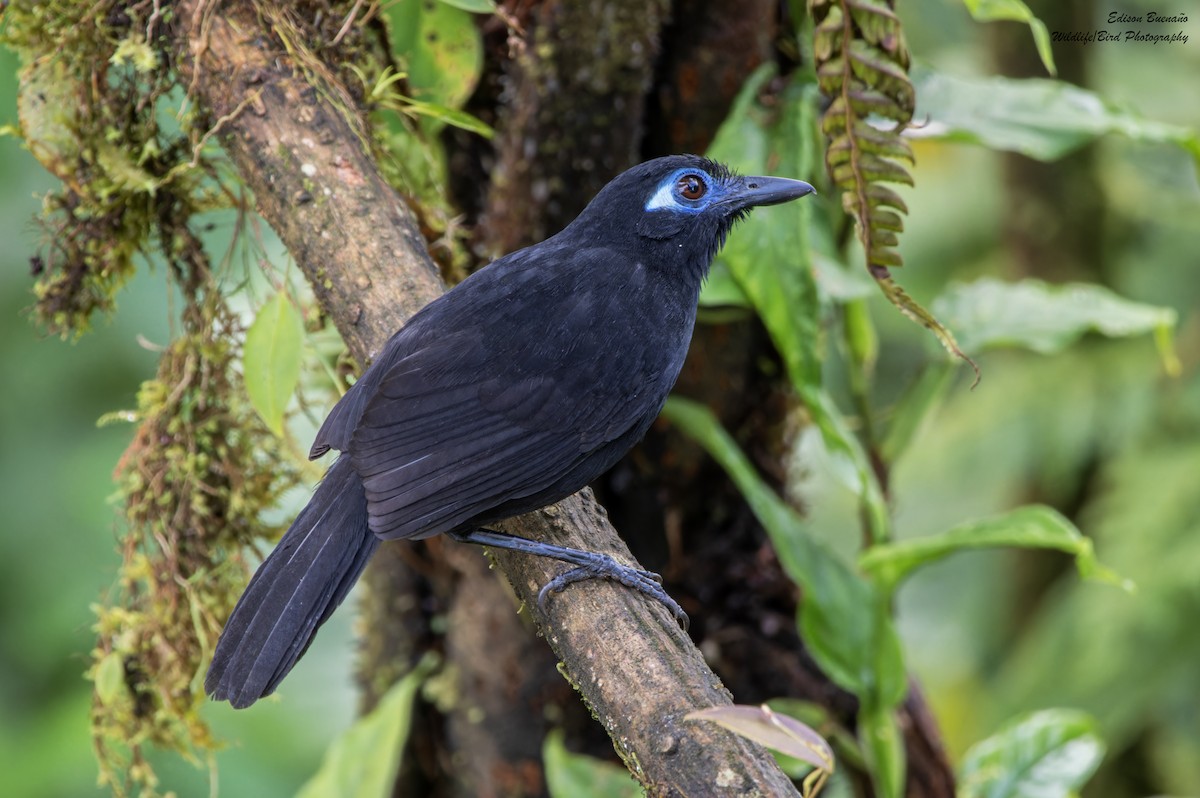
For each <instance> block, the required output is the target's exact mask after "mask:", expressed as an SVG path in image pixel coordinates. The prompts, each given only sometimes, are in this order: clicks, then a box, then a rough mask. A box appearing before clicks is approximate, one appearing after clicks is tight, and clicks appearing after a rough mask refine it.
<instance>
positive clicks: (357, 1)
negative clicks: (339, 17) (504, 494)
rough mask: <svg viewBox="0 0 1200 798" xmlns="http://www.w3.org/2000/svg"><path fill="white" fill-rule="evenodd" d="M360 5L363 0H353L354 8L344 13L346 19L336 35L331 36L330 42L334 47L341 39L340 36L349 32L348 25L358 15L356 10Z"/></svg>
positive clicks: (351, 23) (352, 22)
mask: <svg viewBox="0 0 1200 798" xmlns="http://www.w3.org/2000/svg"><path fill="white" fill-rule="evenodd" d="M362 5H363V0H354V8H352V9H350V13H349V14H348V15H346V21H345V22H343V23H342V28H341V30H339V31H338V32H337V35H336V36H334V37H333V41H331V42H330V44H331V45H333V46H335V47H336V46H337V44H338V43H339V42H340V41H341V40H342V37H344V36H345V35H346V34H347V33H349V32H350V26H351V25H353V24H354V18H355V17H356V16H358V10H359V9H360V8H362Z"/></svg>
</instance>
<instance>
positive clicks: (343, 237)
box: [175, 0, 795, 796]
mask: <svg viewBox="0 0 1200 798" xmlns="http://www.w3.org/2000/svg"><path fill="white" fill-rule="evenodd" d="M175 25H176V36H177V50H178V58H177V64H178V67H179V69H180V71H181V74H182V76H183V79H184V81H185V82H186V83H187V84H188V85H190V86H191V87H192V91H193V94H194V96H195V97H196V98H197V100H198V101H199V102H200V103H201V105H202V107H203V108H204V109H205V110H206V112H207V113H208V114H209V116H210V117H211V118H212V119H222V120H224V122H223V125H222V129H221V131H220V133H219V136H220V139H221V141H222V143H223V145H224V147H225V149H226V150H227V152H228V153H229V156H230V158H231V159H232V161H233V163H234V164H235V166H236V167H237V169H238V170H239V171H240V173H241V176H242V178H243V180H244V181H245V182H246V184H247V185H248V186H249V187H250V188H251V189H252V190H253V192H254V195H255V198H256V201H257V204H258V210H259V212H260V213H261V214H262V216H263V217H264V218H265V219H266V220H267V221H268V222H269V223H270V224H271V225H272V226H273V227H274V228H275V230H276V232H277V233H278V234H279V236H280V238H281V239H282V240H283V242H284V243H285V245H286V246H287V247H288V249H289V251H290V252H291V253H292V256H293V257H294V258H295V260H296V263H297V264H298V266H299V267H300V269H301V270H302V271H303V272H304V274H305V276H306V277H307V278H308V279H309V281H310V282H311V283H312V285H313V288H314V291H315V293H316V296H317V299H318V301H319V302H320V304H321V306H322V308H323V309H324V310H325V312H326V313H328V314H329V316H330V318H332V319H333V321H334V323H335V324H336V326H337V328H338V329H339V331H340V332H341V334H342V336H343V338H344V339H345V341H346V343H347V346H348V347H349V348H350V350H351V352H352V353H353V354H354V355H355V357H356V358H358V359H359V360H360V361H362V362H366V361H367V360H369V357H370V355H371V354H372V353H373V352H376V351H378V350H379V349H380V347H382V345H383V343H384V342H385V341H386V340H387V337H388V336H389V335H390V334H391V333H392V332H393V331H394V330H395V329H397V328H398V327H399V326H400V325H401V324H402V323H403V321H404V320H405V319H406V318H407V317H408V316H409V315H411V314H412V313H413V312H414V311H415V310H416V309H417V308H419V307H420V306H422V305H424V304H425V303H426V302H428V301H429V300H430V299H432V298H433V297H435V296H436V295H437V294H438V292H439V291H440V290H441V286H440V283H439V281H438V277H437V271H436V269H435V268H434V266H433V264H432V262H431V261H430V259H429V257H428V255H427V254H426V252H425V248H424V242H423V240H422V238H421V236H420V234H419V231H418V229H417V226H416V223H415V221H414V218H413V215H412V213H411V211H410V210H409V209H408V208H407V207H406V206H405V205H404V203H403V201H402V200H401V199H400V198H399V197H398V196H397V195H396V194H395V192H394V191H392V190H391V188H390V187H389V186H387V185H386V183H385V182H384V180H383V178H382V177H381V176H380V174H379V172H378V170H377V168H376V165H375V163H374V162H373V160H372V159H371V157H370V156H369V154H368V152H367V148H366V147H365V146H364V141H365V134H364V132H363V131H364V124H363V122H362V120H361V117H360V116H359V114H358V112H357V109H356V108H354V107H353V104H352V103H351V102H350V101H349V99H348V97H349V95H348V94H347V93H346V92H345V91H344V90H343V89H342V88H341V87H340V86H338V85H337V83H336V81H334V80H333V79H332V78H331V77H330V76H329V74H328V73H327V72H326V71H324V70H322V69H321V68H320V65H319V62H318V61H317V60H316V59H315V58H313V59H312V60H311V63H309V61H308V60H306V61H305V62H304V63H303V64H301V63H298V62H297V60H296V59H297V57H299V56H302V55H303V46H302V44H301V42H302V37H300V36H299V35H296V33H295V31H293V30H291V28H290V26H289V25H288V22H287V20H286V18H285V16H284V15H283V14H282V13H279V11H278V9H276V8H275V7H273V6H271V5H270V4H268V3H265V2H259V3H254V2H249V1H247V0H241V1H239V2H225V3H214V2H206V1H205V0H184V2H180V3H178V4H177V5H176V6H175ZM248 98H249V100H250V101H249V102H246V100H247V99H248ZM239 106H242V108H241V110H239ZM505 528H506V530H507V531H510V532H513V533H515V534H519V535H522V536H525V537H531V538H538V539H542V540H546V541H549V542H553V543H557V544H560V545H566V546H574V547H577V548H588V549H592V550H596V551H605V552H609V553H611V554H613V555H614V556H616V557H617V558H618V559H619V560H622V561H625V562H632V557H631V556H630V554H629V552H628V549H626V547H625V546H624V544H623V543H622V542H621V541H620V538H619V537H617V535H616V533H615V531H614V530H613V528H612V526H611V525H610V524H608V522H607V519H606V516H605V513H604V511H603V508H601V507H600V506H599V505H597V504H596V503H595V501H594V500H593V499H592V497H591V493H590V491H583V492H581V493H579V494H576V495H575V496H572V497H570V498H569V499H567V500H565V501H563V502H561V503H560V504H558V505H555V506H553V507H550V508H547V509H545V510H542V511H540V512H537V513H533V514H530V515H527V516H523V517H521V518H518V519H514V520H512V521H510V522H507V524H506V525H505ZM495 560H496V564H497V566H498V568H499V569H500V570H501V571H503V572H504V574H505V575H506V576H507V578H508V580H509V581H510V582H511V583H512V586H513V588H514V590H515V591H516V594H517V596H518V597H519V598H520V600H521V601H522V602H523V603H524V606H525V608H526V609H527V611H528V612H529V613H530V615H531V617H532V618H533V619H534V621H535V622H536V624H537V625H538V627H539V628H540V629H541V630H542V632H543V634H544V636H545V638H546V640H547V641H548V642H549V643H550V645H551V647H552V648H553V649H554V652H555V654H556V655H557V656H558V657H559V659H560V660H561V661H562V663H563V670H564V673H565V674H566V675H567V677H568V679H570V681H571V682H572V684H573V685H574V686H575V687H576V688H577V689H578V690H579V692H580V694H581V696H582V697H583V698H584V700H585V701H586V702H587V703H588V704H589V706H590V707H591V709H592V711H593V713H594V714H595V716H596V717H597V718H598V719H599V720H600V722H601V723H602V724H603V725H604V727H605V729H606V730H607V731H608V733H609V735H610V736H611V737H612V739H613V743H614V746H615V747H616V748H617V750H618V752H619V753H620V754H621V755H622V757H623V758H624V759H625V761H626V763H627V764H628V765H629V766H630V769H631V771H632V772H633V773H634V775H635V776H636V777H637V778H638V779H639V780H640V781H641V782H642V783H643V784H644V785H645V786H646V788H647V790H648V792H649V793H650V794H652V795H672V796H674V795H680V796H683V795H697V796H699V795H704V796H709V795H754V794H757V795H772V796H776V795H788V794H794V793H795V789H794V787H793V786H792V784H791V782H790V781H789V780H788V779H787V777H786V776H785V775H784V774H783V773H782V771H780V770H779V768H778V767H777V766H776V764H775V763H774V760H773V759H772V758H771V757H770V756H769V755H768V754H767V753H766V752H765V751H764V750H763V749H762V748H760V747H758V746H757V745H754V744H752V743H749V742H747V741H745V740H743V739H742V738H739V737H736V736H734V735H732V734H730V733H728V732H725V731H723V730H721V729H718V728H716V727H714V726H710V725H705V724H698V723H689V722H685V721H684V720H683V716H684V715H685V714H686V713H687V712H688V711H690V710H692V709H695V708H698V707H706V706H715V705H721V704H728V703H730V697H729V694H728V693H727V692H726V691H725V690H724V688H723V687H722V686H721V683H720V680H719V679H718V678H717V677H716V676H715V675H714V674H713V673H712V671H711V670H709V668H708V667H707V665H706V664H705V663H704V660H703V657H702V656H701V654H700V652H699V651H698V650H697V649H696V648H695V646H694V645H693V644H692V642H691V641H690V640H689V639H688V638H687V636H686V635H684V634H682V633H681V632H680V631H679V629H678V628H677V627H676V626H675V623H674V621H673V620H672V619H671V618H670V616H669V615H668V613H667V612H666V611H665V610H664V609H663V608H662V607H660V606H658V605H656V604H654V603H652V602H649V601H648V600H646V599H644V598H643V597H641V596H639V595H636V594H634V593H632V592H631V591H628V590H625V589H623V588H620V587H616V586H613V585H610V584H607V583H600V582H595V581H593V582H588V583H584V584H581V585H575V586H572V587H570V588H569V589H568V590H567V591H566V592H565V593H563V594H561V595H558V596H555V597H554V598H552V599H551V601H550V602H549V604H548V608H547V612H545V613H543V612H542V610H541V609H539V608H538V606H537V603H536V600H535V597H536V594H537V590H538V589H539V588H540V587H541V585H543V584H545V582H546V581H548V580H549V579H550V578H551V577H552V576H553V575H554V573H556V572H557V570H558V569H559V567H560V566H558V565H557V564H555V563H551V562H548V561H544V560H542V559H540V558H533V557H522V556H519V555H511V554H507V553H496V555H495Z"/></svg>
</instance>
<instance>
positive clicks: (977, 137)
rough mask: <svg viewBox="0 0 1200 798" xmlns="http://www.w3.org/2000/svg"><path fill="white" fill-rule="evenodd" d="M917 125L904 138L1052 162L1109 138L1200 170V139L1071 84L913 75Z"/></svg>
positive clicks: (921, 71) (1191, 132)
mask: <svg viewBox="0 0 1200 798" xmlns="http://www.w3.org/2000/svg"><path fill="white" fill-rule="evenodd" d="M913 80H914V82H915V83H916V86H917V118H919V119H926V120H928V121H927V123H926V124H925V125H923V126H922V127H921V128H919V129H909V130H908V131H906V133H905V135H907V136H910V137H913V138H918V137H919V138H942V139H950V140H957V141H968V142H972V143H975V144H982V145H984V146H986V147H990V148H992V149H996V150H1009V151H1012V152H1019V153H1022V154H1024V155H1028V156H1029V157H1030V158H1036V159H1038V160H1041V161H1053V160H1056V159H1058V158H1061V157H1063V156H1064V155H1067V154H1068V153H1071V152H1073V151H1075V150H1077V149H1079V148H1080V147H1082V146H1083V145H1085V144H1087V143H1089V142H1091V141H1094V140H1095V139H1097V138H1099V137H1100V136H1103V135H1105V134H1106V133H1120V134H1122V135H1125V136H1128V137H1129V138H1131V139H1133V140H1135V141H1143V142H1149V143H1170V144H1175V145H1177V146H1179V147H1181V148H1182V149H1183V150H1184V151H1186V152H1188V153H1189V154H1190V155H1191V156H1192V159H1193V160H1194V161H1195V162H1196V167H1197V169H1198V170H1200V134H1197V132H1196V131H1194V130H1189V129H1188V128H1185V127H1179V126H1176V125H1167V124H1163V123H1160V122H1152V121H1150V120H1147V119H1145V118H1143V117H1141V116H1139V115H1138V114H1136V113H1134V112H1132V111H1129V110H1125V109H1123V108H1121V107H1119V106H1117V105H1115V104H1113V103H1110V102H1108V101H1106V100H1104V99H1101V98H1100V96H1099V95H1096V94H1094V93H1092V92H1090V91H1085V90H1084V89H1081V88H1079V87H1077V86H1073V85H1071V84H1070V83H1064V82H1062V81H1058V80H1047V79H1043V78H1030V79H1026V80H1014V79H1010V78H996V77H993V78H960V77H952V76H950V75H945V74H942V73H939V72H934V71H933V70H930V69H927V68H921V69H917V68H914V69H913Z"/></svg>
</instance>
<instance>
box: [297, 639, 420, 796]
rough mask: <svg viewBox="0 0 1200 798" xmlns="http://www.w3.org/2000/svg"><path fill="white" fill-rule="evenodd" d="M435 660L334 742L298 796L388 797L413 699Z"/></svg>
mask: <svg viewBox="0 0 1200 798" xmlns="http://www.w3.org/2000/svg"><path fill="white" fill-rule="evenodd" d="M436 661H437V660H436V658H435V657H432V656H430V657H426V658H425V659H423V660H421V662H420V663H419V664H418V665H417V667H415V668H413V670H412V671H411V672H410V673H409V674H408V675H406V676H405V677H404V678H403V679H401V680H400V681H398V682H396V684H394V685H393V686H392V687H391V689H389V690H388V691H387V693H385V694H384V696H383V698H381V699H380V700H379V704H378V705H377V706H376V707H375V709H374V710H372V711H371V712H370V714H368V715H365V716H363V717H362V718H359V719H358V720H357V721H356V722H355V723H354V725H353V726H351V727H350V728H349V729H347V730H346V731H345V732H343V733H342V735H341V736H339V737H338V738H337V739H336V740H334V741H333V743H332V744H331V745H330V746H329V749H328V750H326V752H325V759H324V760H323V761H322V762H321V768H320V770H318V771H317V772H316V774H315V775H314V776H313V777H312V778H311V779H309V780H308V781H307V782H306V783H305V784H304V786H303V787H301V788H300V791H299V792H298V793H297V798H329V796H338V798H389V797H390V796H391V795H392V791H393V790H394V789H395V786H396V785H395V781H396V773H397V772H398V771H399V770H400V758H401V755H402V754H403V752H404V746H405V743H406V742H407V740H408V732H409V729H410V728H411V726H412V709H413V699H414V697H415V696H416V694H417V690H418V689H419V688H420V686H421V684H422V683H423V682H424V681H425V679H426V678H427V677H428V676H429V674H430V673H431V672H432V671H433V669H434V667H435V666H436Z"/></svg>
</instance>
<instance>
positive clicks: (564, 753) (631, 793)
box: [542, 729, 642, 798]
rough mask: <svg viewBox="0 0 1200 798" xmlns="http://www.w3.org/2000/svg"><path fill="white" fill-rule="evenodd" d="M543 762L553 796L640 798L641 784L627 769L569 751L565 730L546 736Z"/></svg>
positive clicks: (554, 797)
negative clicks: (565, 741)
mask: <svg viewBox="0 0 1200 798" xmlns="http://www.w3.org/2000/svg"><path fill="white" fill-rule="evenodd" d="M542 761H543V763H544V764H545V768H546V787H547V788H548V789H549V791H550V796H551V798H637V797H638V796H641V795H642V789H641V787H639V786H638V784H637V782H635V781H634V780H633V778H632V777H631V776H630V775H629V771H628V770H626V769H625V768H622V767H617V766H616V765H614V764H612V763H611V762H604V761H602V760H599V759H596V758H595V757H590V756H585V755H583V754H573V753H571V752H570V751H568V750H567V748H566V746H565V745H563V733H562V730H561V729H554V730H552V731H551V732H550V733H549V734H547V735H546V741H545V742H544V743H543V744H542Z"/></svg>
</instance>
